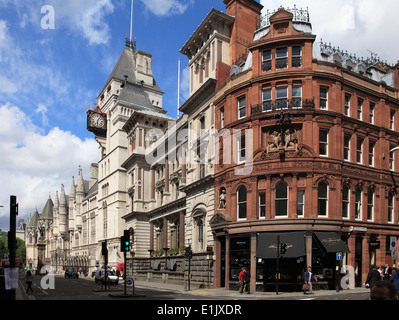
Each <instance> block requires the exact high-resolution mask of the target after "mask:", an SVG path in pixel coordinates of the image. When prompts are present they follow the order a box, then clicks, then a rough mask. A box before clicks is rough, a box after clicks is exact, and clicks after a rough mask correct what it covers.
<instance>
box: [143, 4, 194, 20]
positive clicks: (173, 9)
mask: <svg viewBox="0 0 399 320" xmlns="http://www.w3.org/2000/svg"><path fill="white" fill-rule="evenodd" d="M140 1H141V2H142V3H143V4H144V6H145V7H146V9H147V10H148V11H150V12H152V13H153V14H155V15H156V16H172V15H178V14H182V13H184V12H185V11H186V10H187V8H188V6H189V5H190V4H191V3H193V1H192V0H152V1H148V0H140Z"/></svg>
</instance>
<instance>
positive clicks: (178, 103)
mask: <svg viewBox="0 0 399 320" xmlns="http://www.w3.org/2000/svg"><path fill="white" fill-rule="evenodd" d="M177 70H178V71H177V119H179V117H180V112H179V108H180V58H179V60H178V67H177Z"/></svg>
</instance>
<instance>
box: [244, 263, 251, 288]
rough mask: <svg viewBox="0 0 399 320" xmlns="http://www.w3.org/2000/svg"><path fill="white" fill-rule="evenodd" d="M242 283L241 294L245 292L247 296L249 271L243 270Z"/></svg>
mask: <svg viewBox="0 0 399 320" xmlns="http://www.w3.org/2000/svg"><path fill="white" fill-rule="evenodd" d="M243 281H244V288H243V292H244V291H245V290H246V291H247V294H249V286H250V281H251V280H250V276H249V271H248V270H247V269H246V268H244V276H243Z"/></svg>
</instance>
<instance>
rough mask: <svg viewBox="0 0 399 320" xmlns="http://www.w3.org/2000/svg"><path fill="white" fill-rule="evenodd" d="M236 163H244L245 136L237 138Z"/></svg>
mask: <svg viewBox="0 0 399 320" xmlns="http://www.w3.org/2000/svg"><path fill="white" fill-rule="evenodd" d="M237 152H238V163H242V162H245V160H246V157H245V134H243V135H241V136H239V137H238V141H237Z"/></svg>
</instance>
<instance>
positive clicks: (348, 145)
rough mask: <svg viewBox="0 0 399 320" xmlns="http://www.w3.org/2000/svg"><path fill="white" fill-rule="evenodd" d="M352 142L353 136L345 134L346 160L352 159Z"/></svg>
mask: <svg viewBox="0 0 399 320" xmlns="http://www.w3.org/2000/svg"><path fill="white" fill-rule="evenodd" d="M350 143H351V137H350V136H349V135H345V136H344V160H345V161H349V160H350Z"/></svg>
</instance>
